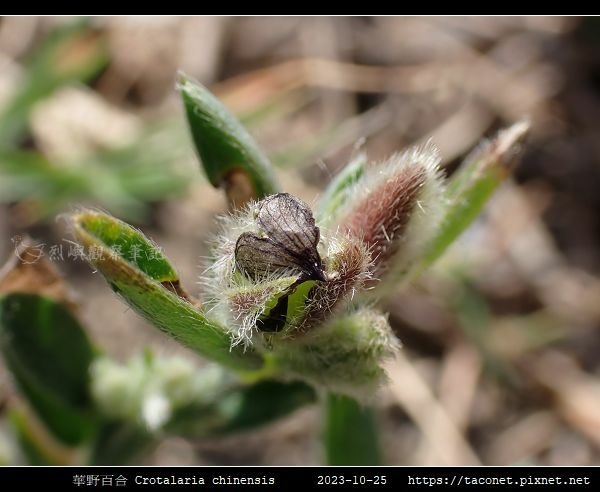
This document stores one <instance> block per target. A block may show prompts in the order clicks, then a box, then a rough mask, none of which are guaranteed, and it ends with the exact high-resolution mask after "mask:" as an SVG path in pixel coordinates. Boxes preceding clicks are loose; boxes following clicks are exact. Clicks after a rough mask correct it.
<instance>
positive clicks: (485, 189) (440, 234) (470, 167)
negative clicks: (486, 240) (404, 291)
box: [409, 122, 529, 278]
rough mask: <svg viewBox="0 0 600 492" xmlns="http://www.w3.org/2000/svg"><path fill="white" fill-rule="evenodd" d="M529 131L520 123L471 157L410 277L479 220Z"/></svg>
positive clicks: (450, 190)
mask: <svg viewBox="0 0 600 492" xmlns="http://www.w3.org/2000/svg"><path fill="white" fill-rule="evenodd" d="M528 131H529V124H528V123H527V122H519V123H516V124H514V125H512V126H511V127H509V128H507V129H505V130H503V131H501V132H499V133H498V135H497V136H496V137H495V138H494V139H493V140H491V141H489V142H485V143H484V144H482V145H480V146H479V147H478V148H477V149H476V150H475V151H474V152H473V153H472V154H471V155H470V156H469V157H467V159H466V160H465V162H464V163H463V164H462V165H461V167H460V168H459V169H458V171H457V172H456V173H455V175H454V176H453V178H452V180H451V181H450V183H449V184H448V188H447V190H446V198H447V205H446V212H445V214H444V218H443V220H442V222H441V224H440V227H439V229H438V231H437V233H436V235H435V237H434V238H433V239H432V241H431V242H430V243H429V246H428V247H427V250H426V253H425V254H424V256H423V258H422V260H421V261H420V262H419V264H418V265H417V266H416V267H415V269H414V270H413V271H412V272H411V274H410V275H409V277H410V278H414V277H416V276H417V275H418V274H420V273H421V272H422V271H423V270H425V269H426V268H427V267H429V266H430V265H431V264H432V263H433V262H434V261H435V260H437V259H438V258H439V257H440V256H441V255H442V253H444V251H445V250H446V249H447V248H448V246H450V245H451V244H452V243H453V242H454V240H455V239H456V238H457V237H458V236H459V235H460V234H461V233H462V232H463V231H464V230H465V229H466V228H467V227H468V226H469V225H470V224H471V223H472V222H473V221H474V220H475V219H476V218H477V216H478V215H479V214H480V213H481V210H482V209H483V207H484V206H485V204H486V203H487V201H488V200H489V199H490V197H491V196H492V194H493V193H494V191H495V190H496V188H498V186H499V185H500V184H501V183H502V182H503V181H504V180H505V179H506V178H507V177H508V176H509V175H510V172H511V171H512V169H513V167H514V166H515V164H516V160H517V157H518V151H519V150H520V148H521V145H522V143H523V140H524V139H525V137H526V136H527V133H528Z"/></svg>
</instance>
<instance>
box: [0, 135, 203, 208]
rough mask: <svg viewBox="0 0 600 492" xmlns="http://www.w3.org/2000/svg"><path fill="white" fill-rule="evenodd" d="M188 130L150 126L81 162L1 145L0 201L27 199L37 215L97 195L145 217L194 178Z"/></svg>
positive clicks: (106, 204)
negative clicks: (188, 163)
mask: <svg viewBox="0 0 600 492" xmlns="http://www.w3.org/2000/svg"><path fill="white" fill-rule="evenodd" d="M183 148H184V143H183V132H182V131H179V130H178V129H173V128H170V127H163V126H160V127H153V128H148V129H147V130H146V131H144V132H143V133H142V135H141V136H140V137H139V139H137V140H136V141H134V142H132V143H131V144H128V145H124V146H121V147H116V148H107V149H100V150H98V151H97V152H95V153H93V154H91V155H89V156H88V157H85V158H82V159H81V160H78V161H76V162H56V161H54V160H51V159H48V158H46V157H44V156H43V155H41V154H39V153H37V152H32V151H26V150H17V149H14V150H13V149H3V150H0V201H2V202H14V201H26V202H27V203H28V204H30V205H31V206H32V210H31V213H32V214H33V217H31V219H32V220H37V219H39V218H43V217H47V216H49V215H52V214H55V213H57V212H58V211H60V210H61V209H62V208H63V207H64V206H65V205H66V204H68V203H69V202H71V201H76V200H91V201H93V202H95V203H96V204H98V205H100V206H102V207H105V208H107V209H108V210H110V211H113V212H115V213H118V214H119V215H123V216H125V217H128V218H133V219H138V220H139V219H143V218H145V216H146V214H147V213H148V209H149V207H148V202H151V201H155V200H162V199H165V198H169V197H172V196H176V195H177V194H179V193H180V192H182V191H183V190H184V189H186V188H187V187H188V186H189V184H190V182H192V181H193V177H192V173H191V172H190V170H188V169H186V168H183V167H182V166H179V165H178V164H179V163H181V162H183V157H184V155H183V154H184V152H183V151H182V149H183Z"/></svg>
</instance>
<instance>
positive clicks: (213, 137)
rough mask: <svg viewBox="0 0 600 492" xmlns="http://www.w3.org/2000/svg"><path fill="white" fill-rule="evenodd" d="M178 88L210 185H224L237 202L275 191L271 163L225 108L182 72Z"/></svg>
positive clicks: (276, 188) (260, 196)
mask: <svg viewBox="0 0 600 492" xmlns="http://www.w3.org/2000/svg"><path fill="white" fill-rule="evenodd" d="M178 89H179V91H180V93H181V97H182V99H183V104H184V107H185V111H186V115H187V119H188V123H189V127H190V131H191V134H192V138H193V140H194V144H195V146H196V151H197V152H198V156H199V157H200V160H201V161H202V166H203V167H204V171H205V172H206V175H207V177H208V179H209V181H210V182H211V183H212V185H213V186H215V187H218V186H222V187H224V188H225V189H226V192H227V194H228V196H229V199H230V200H231V201H232V202H234V203H237V204H239V203H242V202H244V201H246V200H248V199H249V198H254V199H260V198H263V197H265V196H267V195H271V194H273V193H276V192H277V191H278V185H277V182H276V179H275V175H274V173H273V169H272V168H271V163H270V162H269V160H268V159H267V157H266V156H265V155H264V154H263V153H262V151H261V150H260V149H259V147H258V145H257V144H256V142H255V141H254V140H253V139H252V137H251V136H250V134H249V133H248V132H247V131H246V129H245V128H244V127H243V126H242V125H241V123H240V122H239V121H238V120H237V119H236V118H235V117H234V116H233V115H232V114H231V113H230V112H229V110H228V109H227V108H225V106H224V105H223V104H222V103H221V102H220V101H219V100H218V99H217V98H216V97H215V96H213V95H212V94H211V93H210V92H209V91H208V89H206V88H205V87H203V86H202V85H200V84H198V83H197V82H194V81H192V80H190V79H188V78H187V77H186V76H185V75H184V74H181V75H180V78H179V83H178Z"/></svg>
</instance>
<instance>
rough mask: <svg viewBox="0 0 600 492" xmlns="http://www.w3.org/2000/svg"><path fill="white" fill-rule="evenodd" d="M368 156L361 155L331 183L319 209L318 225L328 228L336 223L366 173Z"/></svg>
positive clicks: (320, 202) (324, 193)
mask: <svg viewBox="0 0 600 492" xmlns="http://www.w3.org/2000/svg"><path fill="white" fill-rule="evenodd" d="M366 164H367V156H366V154H359V155H358V156H356V157H355V158H354V159H353V160H352V161H350V162H349V163H348V165H347V166H346V167H344V168H343V169H342V170H341V171H340V172H339V174H337V175H336V176H335V177H334V178H333V180H331V182H330V183H329V185H328V186H327V188H326V189H325V191H324V192H323V195H322V196H321V199H320V201H319V206H318V208H317V217H316V218H317V223H318V224H319V225H322V226H326V225H328V224H330V223H334V222H335V221H336V218H337V215H338V213H339V211H340V210H341V209H342V207H343V206H344V205H345V204H346V201H347V200H348V198H349V192H350V190H351V189H352V187H353V186H354V185H355V184H356V182H357V181H358V180H359V179H360V177H361V176H362V175H363V174H364V172H365V166H366Z"/></svg>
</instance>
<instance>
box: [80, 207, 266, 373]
mask: <svg viewBox="0 0 600 492" xmlns="http://www.w3.org/2000/svg"><path fill="white" fill-rule="evenodd" d="M72 224H73V232H74V235H75V237H76V239H77V241H78V242H79V243H80V244H81V245H82V246H83V248H84V251H85V253H86V255H87V259H88V261H89V262H90V263H91V264H92V265H93V266H94V267H95V268H97V269H98V270H99V271H100V272H101V273H102V274H103V275H104V277H105V278H106V280H107V282H108V283H109V285H110V286H111V287H112V289H113V290H114V291H115V292H117V293H118V294H119V295H121V297H123V299H124V300H125V301H126V302H127V303H128V304H129V305H130V306H131V307H133V308H134V309H135V310H136V311H137V312H138V313H139V314H141V315H142V316H143V317H145V318H146V319H147V320H148V321H150V322H151V323H153V324H154V325H156V326H157V327H158V328H160V329H161V330H163V331H164V332H166V333H167V334H169V335H170V336H172V337H173V338H175V339H176V340H178V341H179V342H181V343H182V344H184V345H186V346H188V347H190V348H191V349H193V350H195V351H196V352H198V353H199V354H202V355H203V356H205V357H207V358H209V359H212V360H215V361H217V362H220V363H221V364H224V365H226V366H228V367H231V368H234V369H239V370H253V369H258V368H260V367H261V366H262V363H263V361H262V358H261V357H260V356H259V355H258V354H257V353H256V352H254V351H253V350H251V349H246V350H244V348H242V347H231V338H230V336H229V335H228V333H227V332H226V331H225V329H224V328H223V327H221V326H219V325H218V324H217V323H216V322H215V321H212V320H210V319H209V318H207V317H206V316H205V315H204V313H203V312H202V311H200V310H199V309H198V308H197V307H196V306H195V305H194V304H192V303H191V302H190V301H189V299H188V297H187V295H186V294H185V293H184V292H183V291H182V290H181V287H180V286H179V278H178V276H177V273H176V272H175V270H174V269H173V267H172V266H171V265H170V264H169V262H168V261H167V259H166V258H165V256H164V255H163V254H162V252H161V251H160V250H159V248H158V247H157V246H156V245H154V244H153V243H152V242H151V241H149V240H148V239H147V238H146V237H145V236H144V235H143V234H142V233H141V232H139V231H137V230H136V229H134V228H133V227H131V226H129V225H127V224H125V223H124V222H121V221H120V220H118V219H115V218H114V217H111V216H109V215H107V214H103V213H100V212H94V211H84V212H81V213H78V214H75V215H74V216H73V217H72Z"/></svg>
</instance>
